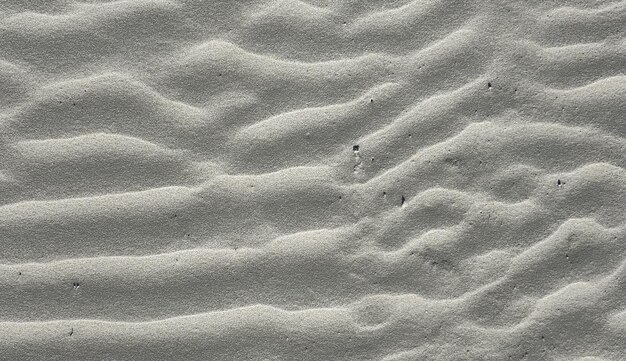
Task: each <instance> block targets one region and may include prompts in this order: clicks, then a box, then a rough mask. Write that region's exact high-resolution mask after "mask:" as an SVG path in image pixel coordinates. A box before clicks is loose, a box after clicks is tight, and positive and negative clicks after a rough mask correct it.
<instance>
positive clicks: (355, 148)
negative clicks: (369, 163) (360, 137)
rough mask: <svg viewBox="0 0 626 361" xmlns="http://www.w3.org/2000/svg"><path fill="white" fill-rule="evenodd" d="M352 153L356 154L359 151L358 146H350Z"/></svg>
mask: <svg viewBox="0 0 626 361" xmlns="http://www.w3.org/2000/svg"><path fill="white" fill-rule="evenodd" d="M352 151H353V152H358V151H359V145H358V144H355V145H353V146H352Z"/></svg>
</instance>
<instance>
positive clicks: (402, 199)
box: [400, 196, 406, 206]
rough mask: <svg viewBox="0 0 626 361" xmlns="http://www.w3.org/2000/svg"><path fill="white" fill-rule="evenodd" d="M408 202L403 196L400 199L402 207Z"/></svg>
mask: <svg viewBox="0 0 626 361" xmlns="http://www.w3.org/2000/svg"><path fill="white" fill-rule="evenodd" d="M405 202H406V198H404V196H402V198H401V199H400V205H402V206H403V205H404V203H405Z"/></svg>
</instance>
